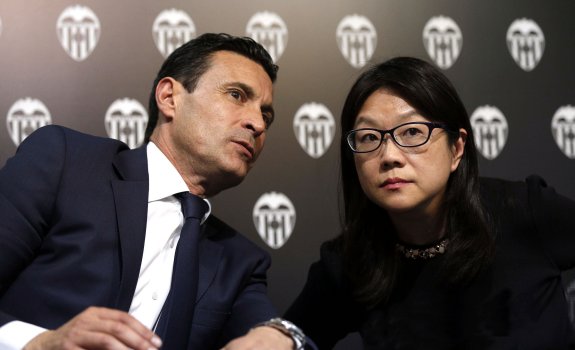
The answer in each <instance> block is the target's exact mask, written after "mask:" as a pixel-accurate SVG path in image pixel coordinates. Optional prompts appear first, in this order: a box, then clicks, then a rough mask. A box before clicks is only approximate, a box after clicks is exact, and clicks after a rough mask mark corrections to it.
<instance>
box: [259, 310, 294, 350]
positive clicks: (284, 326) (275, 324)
mask: <svg viewBox="0 0 575 350" xmlns="http://www.w3.org/2000/svg"><path fill="white" fill-rule="evenodd" d="M259 326H267V327H272V328H275V329H277V330H278V331H280V332H282V333H283V334H285V335H287V336H288V337H290V338H292V340H293V342H294V350H304V347H305V334H303V332H302V330H301V329H299V327H298V326H296V325H295V324H293V323H291V322H290V321H288V320H284V319H283V318H279V317H276V318H272V319H271V320H268V321H265V322H262V323H258V324H257V325H256V326H255V327H259Z"/></svg>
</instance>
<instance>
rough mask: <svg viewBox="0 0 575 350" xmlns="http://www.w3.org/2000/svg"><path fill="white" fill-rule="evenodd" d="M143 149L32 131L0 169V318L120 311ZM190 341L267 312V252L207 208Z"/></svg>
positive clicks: (142, 213) (140, 199)
mask: <svg viewBox="0 0 575 350" xmlns="http://www.w3.org/2000/svg"><path fill="white" fill-rule="evenodd" d="M147 198H148V171H147V159H146V149H145V147H142V148H139V149H136V150H129V149H128V148H127V146H126V145H125V144H123V143H121V142H118V141H115V140H111V139H106V138H99V137H94V136H88V135H85V134H81V133H79V132H75V131H72V130H69V129H66V128H63V127H56V126H48V127H44V128H41V129H40V130H38V131H36V132H35V133H34V134H32V135H31V136H30V137H28V138H27V139H26V140H25V141H24V142H23V143H22V144H21V145H20V147H19V149H18V152H17V154H16V155H15V156H14V157H13V158H11V159H10V160H8V162H7V163H6V165H5V167H4V168H3V169H2V170H0V326H1V325H3V324H5V323H7V322H9V321H12V320H21V321H24V322H29V323H32V324H36V325H39V326H42V327H45V328H49V329H54V328H57V327H59V326H61V325H62V324H63V323H65V322H66V321H68V320H69V319H71V318H72V317H74V316H75V315H76V314H78V313H79V312H81V311H82V310H84V309H85V308H86V307H88V306H91V305H97V306H105V307H110V308H117V309H121V310H128V309H129V307H130V303H131V301H132V297H133V294H134V290H135V287H136V282H137V279H138V274H139V269H140V263H141V259H142V253H143V247H144V236H145V230H146V215H147ZM202 231H203V232H202V238H201V241H200V257H199V260H200V262H199V264H200V266H199V283H198V294H197V299H196V307H195V313H194V321H193V326H192V330H191V334H190V339H191V341H190V343H191V344H190V347H192V348H194V349H212V348H219V346H221V345H223V344H224V343H226V342H227V341H228V340H230V339H232V338H234V337H236V336H239V335H241V334H243V333H245V332H246V331H247V330H248V329H249V328H250V327H251V326H253V325H254V324H255V323H257V322H260V321H263V320H266V319H269V318H270V317H272V316H275V310H274V308H273V307H272V305H271V303H270V301H269V300H268V298H267V297H266V270H267V269H268V267H269V264H270V259H269V255H268V254H267V253H266V252H264V251H263V250H261V249H259V248H257V247H256V246H255V245H254V244H253V243H251V242H250V241H248V240H247V239H246V238H244V237H243V236H241V235H240V234H239V233H238V232H236V231H234V230H233V229H232V228H230V227H229V226H227V225H226V224H224V223H223V222H222V221H220V220H218V219H217V218H215V217H213V216H211V217H210V218H209V219H208V220H207V221H206V223H205V224H204V225H203V226H202Z"/></svg>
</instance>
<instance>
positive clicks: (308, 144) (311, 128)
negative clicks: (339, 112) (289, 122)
mask: <svg viewBox="0 0 575 350" xmlns="http://www.w3.org/2000/svg"><path fill="white" fill-rule="evenodd" d="M293 129H294V132H295V136H296V137H297V140H298V142H299V144H300V146H301V147H302V148H303V150H304V151H306V153H307V154H309V155H310V156H311V157H312V158H319V157H321V156H323V155H324V154H325V152H326V151H327V150H328V148H329V146H330V145H331V142H332V141H333V138H334V136H335V120H334V118H333V115H332V114H331V112H330V111H329V109H328V108H327V107H326V106H324V105H323V104H321V103H316V102H310V103H306V104H304V105H302V106H301V107H300V108H299V109H298V110H297V112H296V114H295V117H294V119H293Z"/></svg>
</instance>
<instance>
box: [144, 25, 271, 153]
mask: <svg viewBox="0 0 575 350" xmlns="http://www.w3.org/2000/svg"><path fill="white" fill-rule="evenodd" d="M218 51H231V52H235V53H237V54H240V55H242V56H245V57H247V58H249V59H251V60H252V61H254V62H256V63H258V64H259V65H261V66H262V67H263V69H264V70H265V71H266V73H267V74H268V76H269V77H270V79H271V81H272V83H273V82H275V80H276V76H277V71H278V66H276V65H275V64H274V63H273V60H272V58H271V56H270V55H269V53H268V52H267V51H266V49H265V48H264V47H263V46H262V45H260V44H258V43H257V42H255V41H254V40H252V39H251V38H248V37H236V36H232V35H229V34H224V33H220V34H215V33H206V34H202V35H200V36H199V37H197V38H195V39H192V40H190V41H188V42H187V43H185V44H184V45H182V46H180V47H179V48H177V49H176V50H174V52H172V53H171V54H170V56H168V58H167V59H166V60H165V61H164V63H163V64H162V67H161V68H160V71H159V72H158V75H157V76H156V79H155V80H154V84H153V86H152V91H151V92H150V98H149V106H148V109H149V120H148V126H147V127H146V133H145V139H144V142H148V141H149V140H150V136H151V135H152V132H153V131H154V128H155V127H156V124H157V123H158V105H157V104H156V87H157V86H158V83H159V82H160V80H161V79H163V78H165V77H172V78H174V79H176V80H177V81H179V82H180V83H181V84H182V85H183V86H184V88H186V90H187V91H188V92H192V91H194V89H195V88H196V85H197V83H198V81H199V80H200V77H201V76H202V75H203V74H204V73H205V72H206V71H207V70H208V68H209V67H210V63H211V61H210V59H211V57H212V55H213V54H214V53H215V52H218Z"/></svg>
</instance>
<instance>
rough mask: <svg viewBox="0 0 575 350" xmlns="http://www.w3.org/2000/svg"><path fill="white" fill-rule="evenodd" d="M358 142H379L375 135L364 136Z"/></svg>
mask: <svg viewBox="0 0 575 350" xmlns="http://www.w3.org/2000/svg"><path fill="white" fill-rule="evenodd" d="M359 141H360V142H374V141H379V137H378V135H376V134H365V135H363V136H362V137H361V138H360V139H359Z"/></svg>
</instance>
